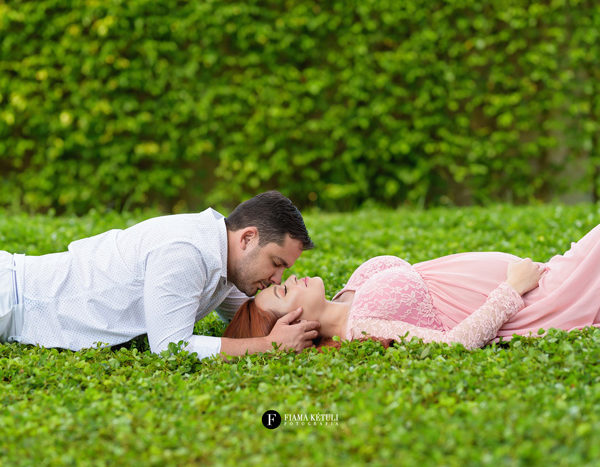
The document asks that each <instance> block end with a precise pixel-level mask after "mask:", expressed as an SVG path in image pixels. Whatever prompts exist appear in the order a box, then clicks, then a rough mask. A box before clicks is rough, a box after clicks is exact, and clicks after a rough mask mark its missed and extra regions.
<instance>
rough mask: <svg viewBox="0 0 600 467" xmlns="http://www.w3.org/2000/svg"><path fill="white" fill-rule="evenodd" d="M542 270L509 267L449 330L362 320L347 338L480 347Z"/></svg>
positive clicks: (531, 266) (523, 263) (520, 305)
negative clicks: (408, 339) (476, 305)
mask: <svg viewBox="0 0 600 467" xmlns="http://www.w3.org/2000/svg"><path fill="white" fill-rule="evenodd" d="M542 273H543V269H542V268H541V267H540V266H539V265H536V264H533V263H532V262H531V260H529V259H526V260H522V261H518V262H516V263H513V264H510V265H509V267H508V273H507V280H506V282H503V283H502V284H500V285H499V286H498V287H497V288H496V289H494V290H493V291H492V293H490V295H489V297H488V299H487V301H486V302H485V303H484V304H483V305H482V306H481V307H480V308H479V309H477V310H476V311H475V312H474V313H473V314H471V315H470V316H469V317H468V318H466V319H465V320H463V321H462V322H460V323H459V324H458V325H457V326H455V327H454V328H453V329H451V330H449V331H437V330H434V329H427V328H422V327H419V326H415V325H412V324H409V323H405V322H403V321H391V320H385V319H376V318H361V319H358V320H356V321H354V322H353V323H352V327H351V329H350V336H348V337H350V338H360V337H362V335H363V332H366V333H367V334H368V335H371V336H373V337H379V338H384V339H398V338H399V337H401V336H404V335H406V334H407V333H408V337H419V338H421V339H423V341H424V342H445V343H448V344H449V343H453V342H457V343H460V344H462V345H464V346H465V347H466V348H467V349H474V348H477V347H481V346H483V345H485V344H486V343H487V342H489V341H490V340H491V339H493V338H494V337H496V335H497V333H498V330H499V329H500V328H501V327H502V325H503V324H504V323H505V322H506V321H508V320H509V319H510V318H511V317H512V316H513V315H514V314H515V313H516V312H517V311H519V310H520V309H521V308H523V306H524V303H523V299H522V298H521V294H524V293H526V292H528V291H529V290H531V289H533V288H535V287H537V283H538V281H539V279H540V277H541V274H542Z"/></svg>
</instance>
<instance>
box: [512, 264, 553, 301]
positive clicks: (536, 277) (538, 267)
mask: <svg viewBox="0 0 600 467" xmlns="http://www.w3.org/2000/svg"><path fill="white" fill-rule="evenodd" d="M545 271H546V267H545V265H544V264H539V263H534V262H533V261H531V260H530V259H529V258H525V259H522V260H521V261H515V262H514V263H511V264H509V265H508V272H507V273H506V282H508V284H509V285H510V286H511V287H512V288H513V289H515V290H516V291H517V293H518V294H519V295H523V294H524V293H527V292H529V291H530V290H532V289H535V288H536V287H537V286H538V282H539V281H540V277H542V274H543V273H544V272H545Z"/></svg>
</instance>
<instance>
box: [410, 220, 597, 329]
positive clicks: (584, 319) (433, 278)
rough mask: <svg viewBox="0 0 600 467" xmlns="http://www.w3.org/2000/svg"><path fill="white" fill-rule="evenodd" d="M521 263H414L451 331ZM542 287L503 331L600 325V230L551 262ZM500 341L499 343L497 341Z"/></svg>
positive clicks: (469, 256)
mask: <svg viewBox="0 0 600 467" xmlns="http://www.w3.org/2000/svg"><path fill="white" fill-rule="evenodd" d="M518 259H520V258H519V257H517V256H514V255H511V254H508V253H498V252H482V253H459V254H455V255H450V256H443V257H442V258H437V259H433V260H431V261H424V262H422V263H417V264H414V265H413V267H414V268H415V269H416V271H417V272H418V273H419V274H420V275H421V276H422V277H423V279H424V281H425V283H426V284H427V287H428V288H429V291H430V293H431V297H432V300H433V306H434V307H435V309H436V310H437V311H438V313H439V318H440V320H441V321H442V323H443V325H444V326H445V327H446V329H452V328H453V327H454V326H456V325H457V324H458V323H460V322H461V321H462V320H464V319H465V318H466V317H467V316H469V315H470V314H471V313H473V312H474V311H475V310H477V309H478V308H479V307H480V306H481V305H483V303H484V302H485V301H486V299H487V296H488V295H489V294H490V292H491V291H492V290H494V289H495V288H496V287H497V286H498V285H499V284H500V283H501V282H503V281H505V280H506V269H507V267H508V264H509V263H511V262H512V261H516V260H518ZM545 264H546V266H548V271H547V272H545V273H544V275H543V276H542V279H541V280H540V285H539V287H537V288H536V289H534V290H532V291H531V292H529V293H527V294H525V295H524V296H523V300H524V301H525V308H523V309H522V310H521V311H519V312H518V313H517V314H516V315H515V316H513V317H512V318H511V319H510V320H509V321H508V322H506V323H505V324H504V326H502V328H501V329H500V331H499V332H498V337H503V338H504V339H503V340H509V339H510V336H512V335H513V334H520V335H530V333H531V335H534V336H536V335H537V331H538V330H539V329H540V328H543V329H544V330H548V329H549V328H557V329H564V330H566V331H570V330H573V329H580V328H583V327H585V326H597V327H598V326H600V225H598V226H596V227H595V228H594V229H592V230H591V231H590V232H588V233H587V234H586V235H585V236H584V237H583V238H582V239H581V240H579V241H578V242H577V243H572V244H571V249H570V250H569V251H567V252H566V253H565V254H563V255H556V256H554V257H553V258H551V259H550V260H549V261H548V262H547V263H545ZM497 340H498V339H496V341H497Z"/></svg>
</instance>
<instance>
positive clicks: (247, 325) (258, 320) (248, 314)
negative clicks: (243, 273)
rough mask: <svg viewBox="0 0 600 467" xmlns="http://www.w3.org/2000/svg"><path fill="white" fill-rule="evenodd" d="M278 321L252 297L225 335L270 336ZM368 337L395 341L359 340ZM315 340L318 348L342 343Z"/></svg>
mask: <svg viewBox="0 0 600 467" xmlns="http://www.w3.org/2000/svg"><path fill="white" fill-rule="evenodd" d="M276 322H277V317H276V316H275V315H274V314H273V313H271V312H269V311H265V310H261V309H260V308H259V307H258V306H257V305H256V302H255V301H254V299H250V300H248V301H247V302H244V303H243V304H242V306H240V308H239V309H238V311H237V312H236V313H235V316H234V317H233V319H232V320H231V323H229V326H227V328H226V329H225V332H224V333H223V337H230V338H234V339H245V338H249V337H264V336H268V335H269V333H270V332H271V330H272V329H273V326H275V323H276ZM367 339H370V340H375V341H378V342H380V343H381V345H383V347H385V348H388V347H389V346H390V345H391V343H392V342H393V340H392V339H379V338H360V339H358V340H360V341H364V340H367ZM313 342H314V344H315V346H316V347H317V348H320V347H325V346H327V347H335V348H338V349H339V348H340V343H339V342H336V341H334V340H333V339H332V338H330V337H317V338H316V339H315V340H314V341H313Z"/></svg>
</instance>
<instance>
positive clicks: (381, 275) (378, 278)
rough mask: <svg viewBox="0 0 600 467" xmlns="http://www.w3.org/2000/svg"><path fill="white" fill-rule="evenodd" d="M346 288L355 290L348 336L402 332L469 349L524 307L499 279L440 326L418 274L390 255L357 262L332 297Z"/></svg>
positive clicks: (392, 335)
mask: <svg viewBox="0 0 600 467" xmlns="http://www.w3.org/2000/svg"><path fill="white" fill-rule="evenodd" d="M349 290H351V291H354V292H355V295H354V300H353V302H352V306H351V309H350V313H349V315H348V324H347V328H346V336H345V337H346V338H348V339H356V338H360V337H363V335H364V334H363V332H365V333H366V334H367V335H370V336H373V337H380V338H391V339H398V337H399V336H404V335H406V334H408V336H407V337H408V338H410V337H419V338H422V339H423V340H424V341H425V342H446V343H451V342H458V343H461V344H462V345H464V346H465V347H466V348H469V349H472V348H476V347H481V346H483V345H485V344H486V343H487V342H489V341H490V340H491V339H493V338H494V337H496V334H497V332H498V330H499V329H500V327H501V326H502V325H503V324H504V323H505V322H506V321H507V320H508V319H510V318H511V317H512V316H513V315H514V314H515V313H516V312H517V311H519V310H520V309H521V308H523V306H524V304H523V300H522V298H521V296H520V295H519V294H518V293H517V292H516V291H515V290H514V289H513V288H512V287H511V286H510V285H508V284H507V283H505V282H504V283H502V284H500V285H499V286H498V288H496V289H495V290H494V291H493V292H492V293H491V294H490V295H489V297H488V300H487V301H486V302H485V303H484V304H483V306H481V307H480V308H479V309H478V310H476V311H475V312H474V313H473V314H471V315H470V316H469V317H468V318H467V319H465V320H464V321H462V322H461V323H459V324H458V325H457V326H455V327H454V328H453V329H451V330H447V329H444V326H443V325H442V323H441V321H440V320H439V318H438V316H437V313H436V310H435V308H434V307H433V304H432V301H431V296H430V294H429V291H428V289H427V285H426V284H425V282H424V281H423V279H422V278H421V276H420V275H419V273H417V272H416V271H415V270H414V269H413V267H412V266H411V265H410V264H409V263H407V262H406V261H404V260H402V259H400V258H396V257H394V256H378V257H375V258H372V259H370V260H369V261H367V262H365V263H363V264H362V265H361V266H360V267H359V268H358V269H357V270H356V271H355V272H354V274H352V276H351V277H350V279H349V280H348V283H347V284H346V286H345V287H344V288H343V289H342V290H341V291H340V292H338V294H336V296H335V297H334V299H335V298H337V297H339V296H340V295H341V294H342V293H343V292H345V291H349Z"/></svg>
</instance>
